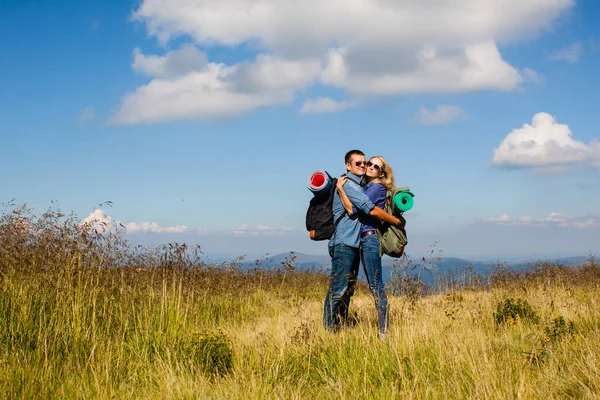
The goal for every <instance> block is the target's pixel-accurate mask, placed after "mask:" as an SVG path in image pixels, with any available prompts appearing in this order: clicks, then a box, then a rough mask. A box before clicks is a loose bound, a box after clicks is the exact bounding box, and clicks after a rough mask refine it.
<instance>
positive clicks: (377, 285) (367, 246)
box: [360, 235, 388, 333]
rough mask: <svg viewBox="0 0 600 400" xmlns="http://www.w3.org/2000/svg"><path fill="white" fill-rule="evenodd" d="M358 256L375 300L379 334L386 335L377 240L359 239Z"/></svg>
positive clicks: (386, 315)
mask: <svg viewBox="0 0 600 400" xmlns="http://www.w3.org/2000/svg"><path fill="white" fill-rule="evenodd" d="M360 256H361V259H362V263H363V267H364V269H365V275H366V276H367V281H368V282H369V289H371V293H373V297H374V298H375V308H376V309H377V316H378V317H379V332H381V333H386V332H387V328H388V312H387V311H388V299H387V295H386V294H385V286H384V284H383V278H382V276H381V257H379V238H378V236H377V235H368V236H365V237H363V238H361V239H360Z"/></svg>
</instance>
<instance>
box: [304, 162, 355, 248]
mask: <svg viewBox="0 0 600 400" xmlns="http://www.w3.org/2000/svg"><path fill="white" fill-rule="evenodd" d="M325 173H326V174H327V176H328V177H329V179H330V180H331V187H330V188H329V191H327V192H325V193H319V194H315V196H314V197H313V198H312V199H311V200H310V204H309V206H308V210H307V211H306V230H307V231H309V232H310V231H315V236H314V237H311V239H312V240H329V239H331V237H332V236H333V233H334V232H335V229H336V227H337V225H338V224H339V223H340V221H341V220H342V218H343V217H344V215H346V211H344V212H343V213H342V215H340V216H339V218H338V219H337V221H334V220H333V195H334V194H335V190H336V189H335V185H336V183H337V178H332V177H331V175H329V173H328V172H325Z"/></svg>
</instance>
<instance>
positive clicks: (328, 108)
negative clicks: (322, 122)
mask: <svg viewBox="0 0 600 400" xmlns="http://www.w3.org/2000/svg"><path fill="white" fill-rule="evenodd" d="M353 106H354V105H353V104H352V103H350V102H347V101H335V100H333V99H331V98H329V97H320V98H318V99H315V100H306V101H305V102H304V104H302V108H301V109H300V114H324V113H334V112H338V111H343V110H346V109H348V108H350V107H353Z"/></svg>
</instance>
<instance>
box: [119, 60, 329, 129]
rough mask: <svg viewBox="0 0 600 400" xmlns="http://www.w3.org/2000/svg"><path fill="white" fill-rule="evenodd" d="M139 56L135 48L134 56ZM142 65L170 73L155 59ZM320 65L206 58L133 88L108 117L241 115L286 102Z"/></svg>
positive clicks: (141, 120) (134, 120)
mask: <svg viewBox="0 0 600 400" xmlns="http://www.w3.org/2000/svg"><path fill="white" fill-rule="evenodd" d="M142 56H143V55H141V53H138V57H142ZM143 57H145V58H144V60H148V59H151V57H146V56H143ZM140 59H141V58H140ZM144 62H145V61H144ZM142 64H143V65H144V67H143V70H144V71H145V72H146V73H150V72H154V73H157V74H158V73H165V72H169V73H174V71H173V69H172V68H166V67H165V68H166V70H165V69H163V67H162V65H163V63H160V62H157V63H145V64H144V63H141V64H140V65H142ZM167 64H168V63H167V62H165V63H164V65H167ZM139 68H140V70H141V69H142V67H141V66H140V67H139ZM320 69H321V66H320V63H319V62H318V61H313V60H295V61H291V60H287V59H282V58H278V57H275V56H267V55H259V56H257V58H256V60H255V61H254V62H242V63H239V64H235V65H233V66H230V67H227V66H225V65H224V64H215V63H208V64H206V65H205V66H204V67H202V69H200V70H197V71H192V72H187V73H185V74H184V75H181V76H169V77H168V78H166V77H165V78H161V77H157V78H155V79H153V80H152V81H151V82H150V83H148V84H147V85H145V86H141V87H139V88H137V89H136V90H135V91H134V92H133V93H130V94H128V95H126V96H125V97H124V98H123V100H122V102H121V106H120V108H119V110H118V111H117V113H116V114H115V115H114V116H113V118H112V119H111V121H112V122H114V123H122V124H137V123H144V122H158V121H166V120H177V119H216V118H223V117H228V116H234V115H239V114H243V113H245V112H249V111H251V110H254V109H255V108H257V107H265V106H273V105H282V104H289V103H291V102H292V101H293V99H294V95H295V92H296V90H297V89H300V88H303V87H305V86H307V85H308V84H310V83H312V82H313V81H315V80H316V78H317V76H318V75H319V73H320Z"/></svg>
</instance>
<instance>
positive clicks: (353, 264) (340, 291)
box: [323, 150, 406, 338]
mask: <svg viewBox="0 0 600 400" xmlns="http://www.w3.org/2000/svg"><path fill="white" fill-rule="evenodd" d="M344 161H345V163H346V174H345V175H344V176H342V177H341V178H339V179H338V182H337V186H336V189H337V190H336V192H335V194H334V198H333V218H334V220H335V221H337V227H336V230H335V232H334V233H333V236H332V237H331V239H330V240H329V255H330V256H331V279H330V284H329V289H328V291H327V297H326V298H325V305H324V312H323V324H324V326H325V328H327V329H329V330H332V331H334V332H335V331H338V330H339V328H340V326H341V324H342V323H343V322H344V321H345V320H347V318H348V306H349V304H350V298H351V297H352V295H353V293H354V288H355V286H356V281H357V277H358V268H359V265H360V261H361V260H362V264H363V268H364V271H365V275H366V277H367V281H368V283H369V288H370V290H371V293H372V294H373V297H374V298H375V307H376V309H377V315H378V320H379V334H380V337H381V338H383V337H384V336H385V333H386V332H387V329H388V325H389V321H388V304H387V295H386V292H385V286H384V283H383V279H382V270H381V256H380V253H379V237H378V234H377V228H378V227H380V226H381V225H382V224H384V223H387V224H390V225H394V226H396V227H398V228H404V225H405V223H406V221H404V219H403V218H397V217H395V216H393V215H390V214H388V213H387V212H385V211H384V210H383V208H384V205H385V202H386V190H387V189H388V188H393V187H394V173H393V171H392V169H391V167H390V166H389V165H388V164H387V163H386V161H385V159H384V158H383V157H381V156H375V157H371V158H370V159H369V161H367V160H366V157H365V155H364V153H363V152H362V151H360V150H351V151H349V152H348V153H346V156H345V159H344Z"/></svg>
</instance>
